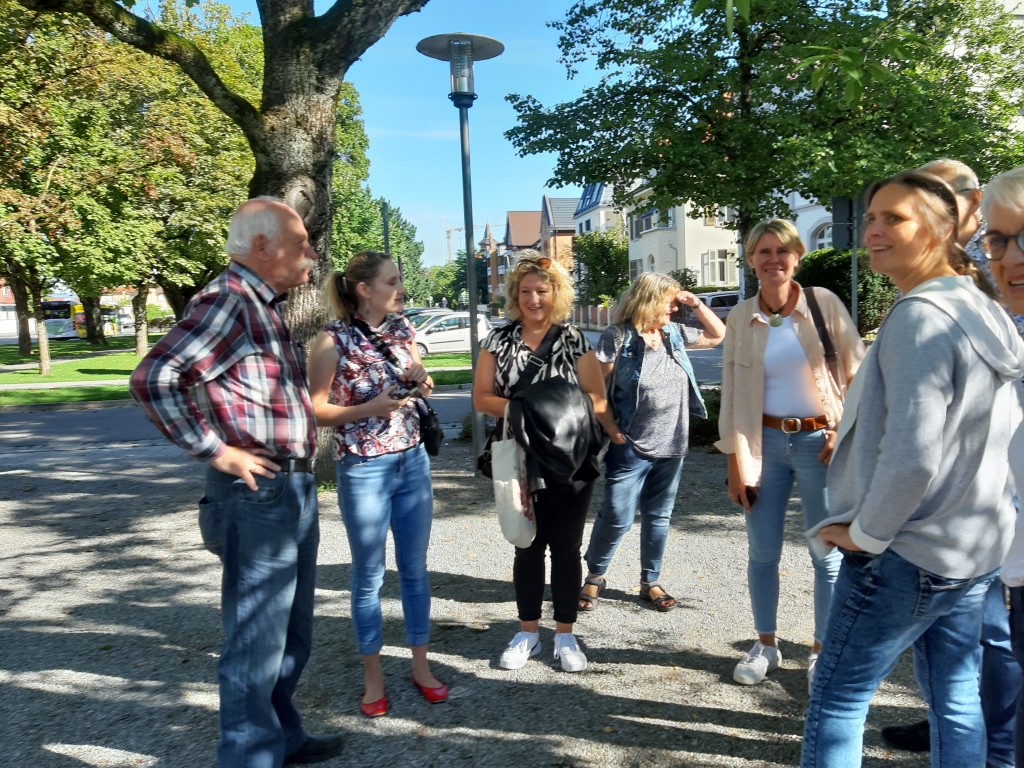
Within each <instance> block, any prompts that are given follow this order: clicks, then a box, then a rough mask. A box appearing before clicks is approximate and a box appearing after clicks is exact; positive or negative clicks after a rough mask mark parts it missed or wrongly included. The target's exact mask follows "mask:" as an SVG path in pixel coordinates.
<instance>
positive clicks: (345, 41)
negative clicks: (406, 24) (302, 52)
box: [312, 0, 429, 79]
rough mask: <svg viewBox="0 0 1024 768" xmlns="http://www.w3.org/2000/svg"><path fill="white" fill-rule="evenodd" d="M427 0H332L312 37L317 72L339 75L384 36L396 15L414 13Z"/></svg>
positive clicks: (318, 20)
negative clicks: (318, 69)
mask: <svg viewBox="0 0 1024 768" xmlns="http://www.w3.org/2000/svg"><path fill="white" fill-rule="evenodd" d="M428 2H429V0H336V2H335V3H334V5H332V6H331V7H330V9H329V10H328V11H327V13H325V14H324V15H323V16H321V17H320V18H318V19H316V21H315V23H314V26H313V32H312V37H313V40H314V44H315V48H316V51H317V54H316V55H317V61H318V62H319V64H320V72H321V74H322V75H324V76H326V77H337V78H339V79H340V78H342V77H344V75H345V72H346V71H348V68H349V67H350V66H352V64H353V63H355V62H356V61H357V60H358V59H359V57H360V56H362V55H363V54H364V53H366V51H367V49H369V47H370V46H372V45H373V44H374V43H376V42H377V41H378V40H380V39H381V38H382V37H384V33H385V32H387V31H388V28H389V27H390V26H391V25H392V23H394V21H395V19H397V18H398V17H399V16H407V15H409V14H410V13H416V12H417V11H419V10H420V9H421V8H423V6H425V5H426V4H427V3H428Z"/></svg>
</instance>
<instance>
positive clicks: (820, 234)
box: [811, 224, 832, 251]
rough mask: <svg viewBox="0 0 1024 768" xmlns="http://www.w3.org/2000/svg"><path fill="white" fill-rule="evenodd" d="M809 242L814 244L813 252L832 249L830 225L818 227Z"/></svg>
mask: <svg viewBox="0 0 1024 768" xmlns="http://www.w3.org/2000/svg"><path fill="white" fill-rule="evenodd" d="M811 242H812V243H814V250H816V251H820V250H822V249H823V248H831V247H832V225H831V224H822V225H821V226H820V227H818V230H817V231H816V232H815V233H814V236H813V237H812V238H811Z"/></svg>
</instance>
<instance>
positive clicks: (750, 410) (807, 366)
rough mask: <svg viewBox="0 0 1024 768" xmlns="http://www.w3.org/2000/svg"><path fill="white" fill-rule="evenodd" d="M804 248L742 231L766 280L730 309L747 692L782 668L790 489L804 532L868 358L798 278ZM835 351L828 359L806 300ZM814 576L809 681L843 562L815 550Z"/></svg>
mask: <svg viewBox="0 0 1024 768" xmlns="http://www.w3.org/2000/svg"><path fill="white" fill-rule="evenodd" d="M805 251H806V249H805V248H804V244H803V241H801V240H800V235H799V233H798V232H797V230H796V227H795V226H794V225H793V224H792V222H789V221H786V220H785V219H766V220H765V221H762V222H759V223H758V224H756V225H755V226H754V227H753V228H752V229H751V230H750V233H749V234H748V235H747V238H746V242H745V243H744V253H745V254H746V258H747V263H749V264H750V266H751V267H752V268H753V270H754V274H755V275H756V276H757V279H758V282H759V286H760V287H759V290H758V292H757V295H756V296H754V297H752V298H750V299H747V300H746V301H744V302H741V303H740V304H738V305H737V306H736V307H735V308H734V309H733V310H732V311H731V312H730V313H729V318H728V322H727V325H726V327H727V329H728V330H727V332H726V335H725V351H724V354H723V355H722V407H721V413H720V416H719V419H718V431H719V434H720V435H721V439H720V440H719V441H718V442H717V443H715V446H716V447H717V448H718V449H719V450H720V451H722V453H725V454H726V455H727V459H728V472H729V486H728V493H729V500H730V501H731V502H732V503H733V504H736V505H737V506H739V507H741V508H742V509H743V512H744V516H743V521H744V523H745V525H746V529H747V590H748V592H749V594H750V609H751V613H752V614H753V619H754V631H755V632H756V633H757V640H756V641H755V642H754V645H753V647H752V648H751V649H750V650H749V651H748V652H747V653H746V655H745V656H744V657H743V658H742V659H740V661H739V663H737V664H736V667H735V668H734V669H733V673H732V678H733V680H734V681H736V682H737V683H739V684H740V685H758V684H760V683H761V682H763V681H764V679H765V676H766V675H768V674H769V673H770V672H773V671H774V670H776V669H778V668H779V666H780V664H781V663H782V653H781V651H780V650H779V647H778V642H777V639H776V630H777V621H778V610H779V595H780V587H781V583H782V582H781V579H780V576H779V563H780V561H781V559H782V544H783V538H784V531H785V525H786V513H787V510H788V508H789V501H790V497H791V496H792V493H793V483H794V481H795V483H796V486H797V488H798V489H799V492H800V502H801V506H802V507H803V527H804V530H807V529H809V528H811V527H813V526H815V525H817V524H818V523H820V522H821V521H822V520H824V519H825V518H826V517H827V516H828V507H827V505H826V498H825V475H826V473H827V471H828V461H829V459H830V457H831V455H832V446H833V444H834V441H835V435H836V433H835V430H836V427H837V425H838V424H839V419H840V417H841V416H842V415H843V397H844V395H845V393H846V390H847V387H848V386H849V382H850V380H851V379H852V378H853V375H854V373H855V372H856V371H857V366H858V365H860V361H861V359H862V358H863V357H864V343H863V342H862V341H861V339H860V334H859V333H857V327H856V326H855V325H854V324H853V320H852V319H851V318H850V314H849V312H847V311H846V307H845V306H843V303H842V302H841V301H840V300H839V297H837V296H836V295H835V294H834V293H832V292H831V291H827V290H825V289H824V288H814V289H812V290H811V292H810V293H809V292H808V290H807V289H804V288H803V287H801V285H800V284H799V283H798V282H797V281H796V280H795V279H794V275H795V274H796V271H797V269H798V268H799V265H800V259H801V258H802V257H803V255H804V253H805ZM812 299H814V300H816V301H817V304H818V308H819V312H820V315H821V322H822V325H823V326H824V331H825V333H827V334H828V338H829V339H830V340H831V344H832V346H833V347H834V349H835V352H836V355H835V361H834V364H831V365H830V364H829V362H828V360H827V359H826V357H825V346H824V342H823V341H822V334H821V331H820V330H819V329H818V328H817V323H816V322H815V319H814V313H813V312H812V308H811V303H810V302H811V300H812ZM810 556H811V567H812V568H813V569H814V597H813V599H814V635H813V638H812V641H811V648H810V654H809V656H808V658H807V679H808V683H809V682H810V680H811V679H813V677H814V669H815V662H816V660H817V658H818V651H819V650H820V649H821V639H822V638H823V637H824V635H825V621H826V619H827V618H828V610H829V605H830V603H831V600H832V584H833V582H835V580H836V574H837V573H838V572H839V555H838V554H835V553H832V554H826V555H825V556H819V555H818V553H816V552H815V551H814V550H813V549H812V550H811V551H810Z"/></svg>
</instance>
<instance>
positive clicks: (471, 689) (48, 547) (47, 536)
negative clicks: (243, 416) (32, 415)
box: [0, 442, 928, 768]
mask: <svg viewBox="0 0 1024 768" xmlns="http://www.w3.org/2000/svg"><path fill="white" fill-rule="evenodd" d="M469 454H470V449H469V447H468V446H466V445H464V444H457V443H456V444H447V445H446V446H445V448H444V449H443V455H442V456H441V457H440V458H439V459H438V460H436V461H435V464H434V469H433V476H434V483H435V485H434V488H435V494H436V506H435V518H434V528H433V534H432V544H431V548H430V555H429V568H430V571H431V577H432V587H433V592H434V604H433V621H434V625H433V627H434V628H433V638H434V639H433V641H432V643H431V651H432V654H431V655H432V658H433V662H434V669H435V672H436V673H437V674H438V676H439V677H440V678H441V679H442V680H444V681H445V682H447V683H448V684H449V686H450V687H451V699H450V700H449V701H448V702H447V703H444V704H438V705H434V706H431V705H429V704H427V703H426V702H425V701H423V699H422V698H420V697H419V695H418V694H417V693H416V692H415V691H414V689H413V688H412V686H411V684H410V682H409V670H410V667H409V653H408V650H407V649H406V648H405V646H404V629H403V625H402V620H401V604H400V600H399V593H398V579H397V574H396V573H395V572H394V563H393V560H392V561H391V562H390V564H389V571H388V574H387V577H386V579H385V584H384V590H383V597H384V619H385V626H384V643H385V647H384V651H383V656H384V668H385V673H386V675H387V680H388V683H389V688H388V693H389V698H390V700H391V711H390V712H389V713H388V715H387V716H386V717H383V718H378V719H375V720H372V721H371V720H367V719H365V718H363V717H362V716H361V715H360V714H359V711H358V697H359V694H360V689H361V672H360V664H359V660H358V657H357V655H356V653H355V643H354V639H353V635H352V629H351V625H350V621H349V592H348V583H349V576H350V566H349V555H348V545H347V542H346V538H345V531H344V528H343V527H342V525H341V522H340V519H339V515H338V510H337V501H336V498H335V497H334V495H333V494H331V493H325V494H322V495H321V497H320V505H321V513H322V515H321V517H322V544H321V550H320V559H319V562H320V568H319V576H318V590H317V613H316V625H315V630H316V637H315V646H314V651H313V658H312V660H311V662H310V665H309V666H308V667H307V670H306V673H305V675H304V677H303V684H302V685H301V687H300V689H299V692H298V695H297V699H298V703H299V706H300V708H301V709H302V711H303V712H304V713H305V716H306V724H307V728H308V729H309V730H310V731H312V732H325V731H342V732H344V733H347V734H348V745H347V748H346V752H345V754H344V756H342V757H341V758H339V759H337V760H335V761H333V762H331V763H325V765H328V766H332V765H337V766H342V765H358V766H362V767H364V768H366V767H368V766H384V765H386V766H389V768H403V767H405V766H410V767H413V766H415V767H417V768H418V767H420V766H423V767H427V766H448V765H460V766H478V765H488V766H493V767H496V768H503V767H504V766H527V767H529V766H578V767H579V768H590V767H591V766H592V767H594V768H597V767H598V766H600V767H601V768H604V767H605V766H628V767H636V768H655V767H656V766H702V767H703V766H715V767H718V766H747V767H753V766H795V765H798V764H799V757H800V734H801V731H802V721H803V712H804V707H805V705H806V700H807V689H806V677H805V659H806V654H807V650H808V648H807V646H808V644H809V643H810V640H811V629H812V626H811V568H810V562H809V559H808V557H807V554H806V550H805V549H804V547H803V545H802V544H801V537H800V532H799V530H798V527H797V525H796V519H797V516H796V515H794V516H792V523H793V524H792V525H791V526H790V528H789V530H788V532H787V543H786V548H785V552H784V555H783V564H782V570H783V574H784V575H783V590H784V601H783V606H782V608H781V611H780V617H779V619H780V624H779V626H780V637H781V638H783V639H782V640H781V648H782V653H783V655H784V657H785V660H784V662H783V667H782V669H781V670H779V671H777V672H775V673H773V674H772V675H771V676H770V677H769V679H768V681H766V682H765V683H764V684H763V685H760V686H755V687H742V686H739V685H736V684H734V683H733V682H732V668H733V666H734V665H735V663H736V662H737V660H738V659H739V657H740V656H741V655H742V654H743V653H744V652H745V651H746V650H747V648H748V647H749V646H750V645H751V643H752V637H753V628H752V625H751V619H750V615H749V613H750V612H749V605H748V601H747V595H746V587H745V570H746V566H745V547H746V544H745V542H746V536H745V532H744V528H743V521H742V519H741V517H740V515H739V514H737V513H736V512H735V511H734V510H733V508H731V507H730V506H729V505H728V502H727V501H726V500H725V494H724V492H723V490H724V482H725V461H724V457H722V456H720V455H712V454H707V453H704V452H695V453H694V454H692V455H691V457H690V458H689V459H688V460H687V465H686V468H685V469H684V476H683V481H682V483H681V486H680V491H679V498H678V501H677V506H676V511H675V515H674V518H673V523H672V532H671V535H670V539H669V547H668V552H667V554H666V559H665V568H664V571H663V578H662V581H663V583H664V584H665V585H666V586H667V587H668V589H669V590H670V591H671V592H672V593H673V594H674V595H675V596H676V597H677V598H678V600H679V602H680V605H679V607H678V608H677V609H676V610H674V611H672V612H670V613H667V614H660V613H657V612H656V611H654V610H652V609H651V608H650V607H647V606H645V605H642V604H641V603H639V601H638V599H637V592H638V578H639V577H638V571H639V566H638V561H639V540H638V530H636V529H635V530H634V531H632V532H631V533H630V534H629V535H628V536H627V537H626V539H625V540H624V542H623V544H622V546H621V547H620V549H619V552H618V554H617V556H616V559H615V562H614V563H613V565H612V567H611V569H610V571H609V574H608V582H609V589H608V590H607V591H606V592H605V597H604V598H603V599H602V601H601V603H600V605H599V607H598V610H597V611H595V612H593V613H590V614H583V615H581V619H580V622H579V623H578V624H577V634H578V636H579V638H580V640H581V644H582V645H583V646H584V648H585V650H586V653H587V655H588V658H589V660H590V667H589V669H588V670H587V671H586V672H585V673H582V674H576V675H570V674H565V673H563V672H561V670H560V669H559V668H558V667H557V666H556V662H554V661H553V659H552V658H551V649H552V644H553V640H552V638H553V635H552V632H553V623H552V621H551V620H550V605H549V604H548V605H546V610H545V616H546V620H545V622H544V624H543V626H542V634H541V638H542V642H543V643H544V653H543V654H542V655H541V656H540V657H538V658H537V659H534V660H531V661H530V662H529V663H528V664H527V665H526V666H525V667H524V668H523V669H520V670H517V671H513V672H509V671H505V670H501V669H499V668H498V667H497V663H496V660H497V657H498V655H499V654H500V652H501V650H502V648H503V647H504V645H505V643H506V642H507V641H508V640H509V639H510V638H511V637H512V635H513V634H514V632H515V631H516V629H517V626H518V622H517V620H516V613H515V604H514V601H513V594H512V585H511V568H512V552H511V547H510V546H509V545H507V544H506V543H505V542H504V540H503V539H502V538H501V535H500V532H499V530H498V527H497V522H496V521H495V520H494V519H493V509H492V497H491V494H490V487H489V485H488V484H487V482H486V481H482V480H477V479H474V478H473V476H472V475H471V474H470V472H469V471H468V470H467V467H468V466H469V463H470V462H469ZM200 481H201V472H200V469H199V467H198V465H196V464H195V463H194V462H191V460H189V459H186V458H185V457H184V456H183V455H182V454H180V453H179V452H178V451H177V450H176V449H175V448H173V447H170V446H167V445H165V444H163V443H156V442H153V443H144V444H134V445H116V444H114V445H107V446H103V447H102V449H97V450H67V449H61V448H57V447H54V446H40V447H39V448H38V449H36V450H16V451H14V452H8V453H6V454H5V456H4V462H3V467H2V468H0V520H2V524H3V531H4V533H3V541H4V547H3V554H2V558H0V609H2V613H0V622H2V623H0V632H2V637H0V648H2V649H3V650H2V652H0V685H2V696H0V734H2V744H3V754H2V757H0V765H3V766H5V767H6V768H51V767H52V768H65V767H67V768H71V767H75V768H80V767H81V766H83V765H87V766H147V767H148V766H160V768H172V767H173V768H177V767H179V766H180V767H181V768H186V767H187V768H193V767H194V766H210V765H213V764H214V762H215V761H214V745H215V741H216V737H217V689H216V663H217V655H218V652H219V647H220V643H221V631H220V624H219V616H218V602H219V584H220V576H219V563H218V562H217V561H216V559H215V558H213V557H212V556H211V555H209V554H208V553H207V552H205V550H203V549H202V548H201V546H200V542H199V534H198V530H197V527H196V524H195V512H194V506H195V501H196V500H197V499H198V498H199V496H200V495H201V488H200ZM599 498H600V492H598V493H595V505H596V503H597V499H599ZM794 508H795V507H794ZM588 535H589V526H588ZM923 713H924V710H923V708H922V705H921V700H920V696H919V695H918V693H917V689H916V686H915V684H914V682H913V680H912V676H911V669H910V664H909V659H906V658H905V659H904V660H903V662H902V663H901V664H900V666H899V667H898V668H897V671H896V672H895V673H894V675H893V676H892V678H891V679H890V681H889V682H887V683H886V684H885V686H884V687H883V688H882V690H881V691H880V692H879V694H878V696H877V697H876V698H875V702H874V706H873V708H872V712H871V716H870V717H869V720H868V727H867V731H866V734H865V760H864V765H866V766H880V765H883V764H884V765H886V766H925V765H927V764H928V762H927V759H926V758H924V757H922V756H915V755H907V754H902V753H893V752H891V751H889V750H887V749H885V748H884V746H883V745H882V743H881V741H880V738H879V735H878V730H879V728H881V727H882V726H884V725H887V724H891V723H902V722H912V721H914V720H916V719H918V718H920V717H921V716H923Z"/></svg>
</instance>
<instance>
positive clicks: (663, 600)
mask: <svg viewBox="0 0 1024 768" xmlns="http://www.w3.org/2000/svg"><path fill="white" fill-rule="evenodd" d="M655 587H657V588H658V589H660V590H661V591H662V592H664V594H662V595H658V596H657V597H651V590H652V589H654V588H655ZM640 599H641V600H644V601H646V602H648V603H654V607H655V608H657V609H658V610H659V611H660V612H661V613H668V612H669V611H671V610H672V609H673V608H675V607H676V599H675V598H674V597H672V595H670V594H669V593H668V592H666V591H665V588H664V587H663V586H661V584H659V583H658V582H656V581H655V582H653V583H651V584H648V583H647V582H645V581H642V582H640Z"/></svg>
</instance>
